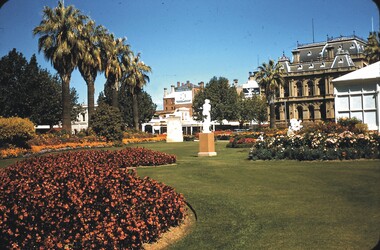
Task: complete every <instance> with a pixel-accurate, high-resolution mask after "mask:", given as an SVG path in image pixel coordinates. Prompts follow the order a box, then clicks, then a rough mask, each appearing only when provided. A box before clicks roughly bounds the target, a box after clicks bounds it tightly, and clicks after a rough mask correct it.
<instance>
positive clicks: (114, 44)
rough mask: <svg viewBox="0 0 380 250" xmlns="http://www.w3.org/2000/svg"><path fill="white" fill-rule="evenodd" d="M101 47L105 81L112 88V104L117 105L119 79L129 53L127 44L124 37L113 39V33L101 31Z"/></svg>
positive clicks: (124, 68) (126, 63)
mask: <svg viewBox="0 0 380 250" xmlns="http://www.w3.org/2000/svg"><path fill="white" fill-rule="evenodd" d="M101 48H102V58H103V62H104V65H103V68H104V74H105V76H106V78H107V83H106V84H109V85H110V86H111V88H112V106H113V107H116V108H117V107H118V105H119V103H118V91H119V85H120V79H121V77H122V76H123V74H124V72H125V71H126V65H128V62H127V61H128V60H127V58H128V56H129V53H130V48H129V45H127V44H125V39H124V38H118V39H115V38H114V36H113V34H109V33H107V32H106V33H103V36H102V37H101Z"/></svg>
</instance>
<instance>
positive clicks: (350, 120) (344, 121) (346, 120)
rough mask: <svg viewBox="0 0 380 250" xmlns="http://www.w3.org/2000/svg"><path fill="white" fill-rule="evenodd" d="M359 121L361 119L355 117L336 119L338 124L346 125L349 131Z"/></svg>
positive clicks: (359, 122)
mask: <svg viewBox="0 0 380 250" xmlns="http://www.w3.org/2000/svg"><path fill="white" fill-rule="evenodd" d="M361 123H362V121H361V120H359V119H358V118H356V117H352V118H347V117H341V118H339V119H338V124H339V125H341V126H342V127H346V128H347V129H348V130H350V131H352V130H353V129H354V128H355V126H356V124H361Z"/></svg>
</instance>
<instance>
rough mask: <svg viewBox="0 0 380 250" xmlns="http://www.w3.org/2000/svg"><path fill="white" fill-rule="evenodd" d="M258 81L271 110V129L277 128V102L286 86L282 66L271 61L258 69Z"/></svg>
mask: <svg viewBox="0 0 380 250" xmlns="http://www.w3.org/2000/svg"><path fill="white" fill-rule="evenodd" d="M258 69H259V71H258V72H257V73H256V81H257V83H258V84H259V85H260V88H261V89H263V90H264V94H265V98H266V100H267V102H268V104H269V110H270V128H275V127H276V117H275V100H276V95H277V93H278V91H279V88H280V86H281V85H283V84H284V77H283V75H282V69H281V65H280V64H278V63H275V62H274V61H273V60H269V62H268V63H265V62H264V63H263V64H262V65H260V66H259V67H258Z"/></svg>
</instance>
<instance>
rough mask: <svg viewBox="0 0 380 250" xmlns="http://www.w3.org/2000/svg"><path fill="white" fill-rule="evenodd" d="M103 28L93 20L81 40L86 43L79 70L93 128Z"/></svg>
mask: <svg viewBox="0 0 380 250" xmlns="http://www.w3.org/2000/svg"><path fill="white" fill-rule="evenodd" d="M103 30H104V29H103V27H101V26H98V27H95V23H94V22H93V21H92V20H91V21H89V22H87V23H86V24H85V26H84V29H83V32H82V36H81V39H82V40H83V42H84V47H83V51H81V58H80V60H79V62H78V69H79V72H80V73H81V75H82V77H83V79H84V80H85V81H86V83H87V106H88V124H89V126H91V120H92V119H91V117H92V114H93V113H94V110H95V100H94V95H95V80H96V77H97V75H98V72H100V71H101V70H102V60H101V47H100V42H99V39H100V38H101V37H100V36H101V35H103V34H102V32H103Z"/></svg>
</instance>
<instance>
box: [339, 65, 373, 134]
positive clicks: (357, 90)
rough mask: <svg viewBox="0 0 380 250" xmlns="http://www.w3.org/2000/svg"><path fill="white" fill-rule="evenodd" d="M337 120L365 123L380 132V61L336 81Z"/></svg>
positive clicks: (370, 128)
mask: <svg viewBox="0 0 380 250" xmlns="http://www.w3.org/2000/svg"><path fill="white" fill-rule="evenodd" d="M332 82H333V86H334V98H335V119H336V120H337V119H339V118H341V117H347V118H353V117H356V118H357V119H359V120H361V121H363V123H366V124H367V125H368V129H369V130H377V131H379V132H380V125H379V124H380V121H379V117H380V61H379V62H376V63H374V64H371V65H368V66H367V67H364V68H361V69H358V70H356V71H354V72H351V73H348V74H346V75H343V76H341V77H338V78H336V79H334V80H333V81H332Z"/></svg>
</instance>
